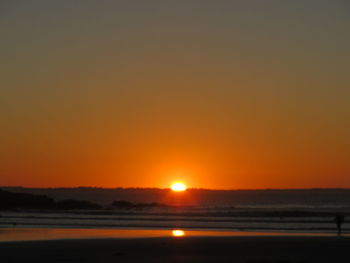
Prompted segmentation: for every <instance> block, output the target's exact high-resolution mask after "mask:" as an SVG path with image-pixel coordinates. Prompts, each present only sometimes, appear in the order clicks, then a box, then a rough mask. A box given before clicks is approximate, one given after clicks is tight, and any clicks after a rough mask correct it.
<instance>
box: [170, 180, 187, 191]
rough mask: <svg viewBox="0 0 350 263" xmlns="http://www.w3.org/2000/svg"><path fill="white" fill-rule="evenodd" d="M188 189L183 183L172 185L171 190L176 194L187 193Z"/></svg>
mask: <svg viewBox="0 0 350 263" xmlns="http://www.w3.org/2000/svg"><path fill="white" fill-rule="evenodd" d="M186 189H187V187H186V185H185V184H183V183H180V182H178V183H174V184H172V185H171V190H173V191H175V192H182V191H185V190H186Z"/></svg>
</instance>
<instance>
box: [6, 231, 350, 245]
mask: <svg viewBox="0 0 350 263" xmlns="http://www.w3.org/2000/svg"><path fill="white" fill-rule="evenodd" d="M208 236H215V237H223V236H334V233H284V232H280V233H278V232H275V233H271V232H236V231H213V230H186V231H184V230H180V229H173V230H170V231H169V230H166V229H74V228H67V229H64V228H61V229H59V228H0V242H9V241H24V240H57V239H99V238H153V237H176V238H177V237H208ZM344 236H348V234H345V235H344Z"/></svg>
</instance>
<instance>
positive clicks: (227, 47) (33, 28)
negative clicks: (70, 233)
mask: <svg viewBox="0 0 350 263" xmlns="http://www.w3.org/2000/svg"><path fill="white" fill-rule="evenodd" d="M122 2H124V1H120V2H119V1H115V2H114V1H111V2H108V1H107V2H104V3H100V2H99V1H74V4H73V3H72V2H70V1H67V2H65V4H62V2H61V1H57V2H50V3H49V2H47V1H36V2H35V3H30V4H29V3H25V2H23V1H16V0H14V1H8V2H6V1H5V2H4V4H0V5H2V6H0V16H1V18H0V27H1V32H2V36H3V37H2V38H3V39H5V41H1V43H0V56H1V58H2V63H1V65H0V72H1V73H0V74H1V76H0V90H1V96H0V125H1V129H0V145H1V148H0V185H22V186H33V187H58V186H69V187H74V186H101V187H119V186H121V187H169V185H170V183H171V182H173V181H177V180H182V181H184V182H186V183H187V184H188V186H189V187H202V188H220V189H238V188H309V187H350V160H349V156H350V137H349V134H350V89H349V87H350V72H349V69H350V53H349V46H350V35H349V33H348V32H349V30H350V17H349V15H348V14H349V5H348V4H346V3H345V1H332V3H330V1H323V0H321V1H309V2H308V3H296V1H282V2H283V3H282V2H281V1H272V0H267V1H264V3H261V1H248V2H249V3H248V2H247V1H220V0H218V1H207V0H201V1H195V0H189V1H184V2H182V1H173V2H172V1H165V2H164V1H145V2H142V3H137V4H136V3H133V1H128V2H127V3H122ZM146 2H147V3H146Z"/></svg>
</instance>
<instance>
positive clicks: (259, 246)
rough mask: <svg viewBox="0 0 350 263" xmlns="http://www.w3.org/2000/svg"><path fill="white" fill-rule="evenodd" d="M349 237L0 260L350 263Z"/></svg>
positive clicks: (62, 245)
mask: <svg viewBox="0 0 350 263" xmlns="http://www.w3.org/2000/svg"><path fill="white" fill-rule="evenodd" d="M349 248H350V238H347V237H276V236H275V237H264V236H261V237H186V238H143V239H95V240H56V241H26V242H8V243H5V242H3V243H0V255H1V258H0V262H4V263H5V262H12V263H14V262H155V263H156V262H164V263H168V262H169V263H171V262H215V263H217V262H235V263H240V262H244V263H250V262H252V263H253V262H254V263H255V262H256V263H258V262H259V263H260V262H261V263H265V262H276V263H277V262H281V263H284V262H285V263H287V262H300V263H301V262H317V263H319V262H328V263H333V262H350V250H349Z"/></svg>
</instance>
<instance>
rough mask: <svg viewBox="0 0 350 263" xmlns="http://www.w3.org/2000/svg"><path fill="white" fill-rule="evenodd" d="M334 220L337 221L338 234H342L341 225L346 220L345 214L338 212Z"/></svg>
mask: <svg viewBox="0 0 350 263" xmlns="http://www.w3.org/2000/svg"><path fill="white" fill-rule="evenodd" d="M334 221H335V223H336V225H337V229H338V235H340V234H341V226H342V224H343V223H344V221H345V216H344V215H343V214H336V215H335V218H334Z"/></svg>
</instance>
